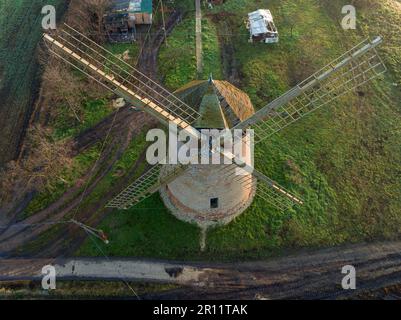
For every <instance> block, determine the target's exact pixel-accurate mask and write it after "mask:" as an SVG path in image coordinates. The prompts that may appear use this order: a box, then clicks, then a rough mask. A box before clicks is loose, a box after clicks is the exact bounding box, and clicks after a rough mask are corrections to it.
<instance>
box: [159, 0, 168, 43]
mask: <svg viewBox="0 0 401 320" xmlns="http://www.w3.org/2000/svg"><path fill="white" fill-rule="evenodd" d="M160 6H161V9H162V19H163V32H164V41H165V43H166V46H167V47H168V42H167V31H166V17H165V15H164V4H163V0H160Z"/></svg>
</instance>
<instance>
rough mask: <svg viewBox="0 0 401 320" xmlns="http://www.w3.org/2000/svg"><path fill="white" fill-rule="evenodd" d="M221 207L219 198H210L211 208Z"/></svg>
mask: <svg viewBox="0 0 401 320" xmlns="http://www.w3.org/2000/svg"><path fill="white" fill-rule="evenodd" d="M218 207H219V198H212V199H210V208H212V209H217V208H218Z"/></svg>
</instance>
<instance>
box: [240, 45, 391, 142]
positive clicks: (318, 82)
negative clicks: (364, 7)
mask: <svg viewBox="0 0 401 320" xmlns="http://www.w3.org/2000/svg"><path fill="white" fill-rule="evenodd" d="M381 43H382V39H381V38H380V37H378V38H376V39H375V40H373V41H372V42H370V41H368V40H366V41H364V42H362V43H360V44H359V45H357V46H355V47H354V48H352V49H351V50H349V51H348V52H346V53H345V54H343V55H342V56H340V57H339V58H337V59H336V60H334V61H333V62H331V63H330V64H328V65H327V66H326V67H324V68H323V69H321V70H320V71H318V72H316V73H315V74H313V75H312V76H311V77H309V78H308V79H306V80H305V81H303V82H302V83H300V84H299V85H297V86H296V87H294V88H292V89H291V90H290V91H288V92H287V93H285V94H284V95H282V96H281V97H279V98H277V99H276V100H274V101H272V102H271V103H269V104H268V105H267V106H266V107H264V108H263V109H261V110H259V111H258V112H257V113H255V114H254V115H253V116H252V117H250V118H248V119H247V120H245V121H243V122H241V123H240V124H238V125H237V126H236V127H235V129H246V128H249V127H252V128H253V129H254V130H255V143H258V142H260V141H262V140H264V139H266V138H268V137H270V136H271V135H273V134H274V133H276V132H278V131H280V130H282V129H284V128H286V127H287V126H289V125H290V124H292V123H294V122H296V121H298V120H299V119H301V118H303V117H304V116H306V115H307V114H309V113H311V112H313V111H316V110H317V109H319V108H321V107H322V106H325V105H327V104H328V103H330V102H332V101H334V100H336V99H338V98H339V97H341V96H343V95H344V94H345V93H347V92H349V91H351V90H353V89H355V88H358V87H360V86H362V85H363V84H365V83H367V82H369V81H371V80H373V79H375V78H377V77H378V76H380V75H381V74H383V73H384V72H385V71H386V67H385V65H384V63H383V62H382V60H381V59H380V57H379V55H378V54H377V51H376V47H377V46H379V45H380V44H381Z"/></svg>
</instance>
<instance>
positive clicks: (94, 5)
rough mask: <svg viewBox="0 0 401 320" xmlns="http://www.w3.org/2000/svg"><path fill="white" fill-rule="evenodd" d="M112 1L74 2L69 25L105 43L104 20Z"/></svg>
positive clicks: (68, 20)
mask: <svg viewBox="0 0 401 320" xmlns="http://www.w3.org/2000/svg"><path fill="white" fill-rule="evenodd" d="M110 5H111V0H72V1H71V4H70V10H69V15H68V17H67V23H68V24H71V25H73V26H74V27H75V28H77V29H78V30H79V31H80V32H81V33H83V34H86V35H89V36H91V38H92V39H94V40H96V41H99V42H102V41H104V39H105V37H104V28H103V19H104V15H105V14H106V12H107V9H108V8H109V7H110Z"/></svg>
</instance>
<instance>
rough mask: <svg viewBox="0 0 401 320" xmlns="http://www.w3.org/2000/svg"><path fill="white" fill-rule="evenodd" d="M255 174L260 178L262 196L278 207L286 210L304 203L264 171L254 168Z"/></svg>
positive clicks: (260, 194) (259, 190)
mask: <svg viewBox="0 0 401 320" xmlns="http://www.w3.org/2000/svg"><path fill="white" fill-rule="evenodd" d="M253 176H254V177H256V178H257V179H258V192H257V195H259V196H260V197H261V198H263V199H264V200H265V201H268V202H270V203H271V204H273V205H274V206H276V207H277V208H279V209H281V210H284V209H288V208H291V207H293V206H294V204H295V205H303V204H304V202H303V200H302V199H301V198H300V197H298V196H296V195H293V194H292V193H290V192H289V191H287V190H286V189H285V188H284V187H282V186H280V185H279V184H278V183H277V182H275V181H273V180H272V179H270V178H268V177H266V176H265V175H264V174H263V173H261V172H259V171H257V170H254V172H253Z"/></svg>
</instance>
